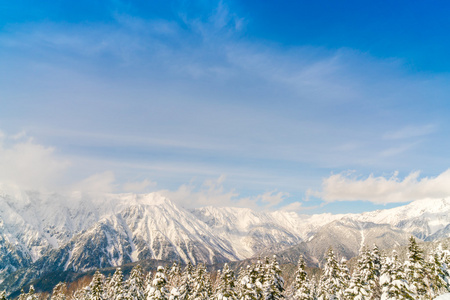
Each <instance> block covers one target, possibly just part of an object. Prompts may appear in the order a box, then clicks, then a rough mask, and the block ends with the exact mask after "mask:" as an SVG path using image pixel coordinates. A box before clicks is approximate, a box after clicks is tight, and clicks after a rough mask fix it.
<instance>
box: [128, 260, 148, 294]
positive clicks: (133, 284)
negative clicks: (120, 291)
mask: <svg viewBox="0 0 450 300" xmlns="http://www.w3.org/2000/svg"><path fill="white" fill-rule="evenodd" d="M125 290H126V291H127V294H126V298H127V299H128V300H144V299H145V281H144V274H143V271H142V267H141V266H140V265H136V266H135V267H134V268H133V269H132V270H131V274H130V277H128V279H127V280H126V281H125Z"/></svg>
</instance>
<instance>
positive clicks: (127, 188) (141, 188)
mask: <svg viewBox="0 0 450 300" xmlns="http://www.w3.org/2000/svg"><path fill="white" fill-rule="evenodd" d="M155 186H156V182H153V181H151V180H148V179H144V180H142V181H134V182H127V183H125V184H124V185H123V187H122V189H123V191H124V192H133V193H142V192H148V189H149V188H152V187H155Z"/></svg>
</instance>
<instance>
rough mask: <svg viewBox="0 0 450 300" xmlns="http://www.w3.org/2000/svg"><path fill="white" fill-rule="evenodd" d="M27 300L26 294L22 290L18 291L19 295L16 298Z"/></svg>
mask: <svg viewBox="0 0 450 300" xmlns="http://www.w3.org/2000/svg"><path fill="white" fill-rule="evenodd" d="M26 298H27V293H25V291H24V290H23V288H22V289H21V290H20V295H19V297H17V299H18V300H25V299H26Z"/></svg>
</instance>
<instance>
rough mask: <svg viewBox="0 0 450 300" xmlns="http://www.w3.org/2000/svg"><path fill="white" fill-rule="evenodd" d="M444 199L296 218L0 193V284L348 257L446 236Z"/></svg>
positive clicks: (107, 198) (138, 199)
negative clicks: (171, 266) (144, 264)
mask: <svg viewBox="0 0 450 300" xmlns="http://www.w3.org/2000/svg"><path fill="white" fill-rule="evenodd" d="M449 224H450V199H427V200H420V201H415V202H412V203H409V204H407V205H404V206H400V207H397V208H393V209H385V210H377V211H373V212H366V213H362V214H341V215H333V214H318V215H302V214H298V213H295V212H288V211H272V212H261V211H254V210H251V209H247V208H234V207H202V208H196V209H186V208H183V207H181V206H179V205H177V204H175V203H173V202H172V201H170V199H167V198H165V197H163V196H162V195H160V194H158V193H150V194H102V195H94V194H90V195H87V194H83V193H71V194H58V193H48V192H36V191H25V190H21V189H19V188H11V187H8V188H4V187H3V188H1V189H0V256H1V258H2V259H1V260H0V290H2V289H8V290H14V289H18V288H20V287H21V286H23V285H24V284H27V283H28V282H30V281H32V280H34V279H36V278H38V277H40V276H42V275H43V274H46V273H49V272H58V271H60V272H61V271H73V272H84V271H87V270H92V269H96V268H103V267H110V266H120V265H123V264H126V263H130V262H136V261H140V260H144V259H158V260H166V261H167V260H168V261H180V262H184V263H186V262H188V261H191V262H193V263H199V262H202V263H206V264H214V263H223V262H227V261H236V260H242V259H246V258H251V257H255V256H258V255H265V254H268V253H277V255H278V256H279V258H280V259H281V260H282V261H286V262H294V263H295V262H296V260H297V259H298V254H299V253H302V254H303V255H304V256H305V258H306V260H307V262H308V263H309V264H310V265H312V266H319V265H320V264H321V262H322V259H323V256H324V254H325V252H326V250H327V249H328V248H329V247H330V246H331V247H333V248H334V249H335V251H336V252H337V253H338V255H339V256H343V257H345V258H347V259H349V258H351V257H353V256H356V255H357V254H358V252H359V250H360V249H361V247H362V246H363V245H372V244H377V245H378V246H379V247H380V248H382V249H383V248H392V247H394V246H401V245H405V244H406V243H407V240H408V237H409V236H410V235H414V236H416V237H417V238H419V239H421V240H427V241H433V240H438V239H441V238H445V237H449V236H450V225H449Z"/></svg>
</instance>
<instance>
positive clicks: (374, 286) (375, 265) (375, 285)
mask: <svg viewBox="0 0 450 300" xmlns="http://www.w3.org/2000/svg"><path fill="white" fill-rule="evenodd" d="M370 258H371V261H372V272H373V280H372V281H370V282H369V286H370V289H371V291H372V299H380V297H381V286H380V275H381V267H382V265H381V254H380V249H379V248H378V246H377V245H375V244H374V245H373V248H372V251H371V252H370Z"/></svg>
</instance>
